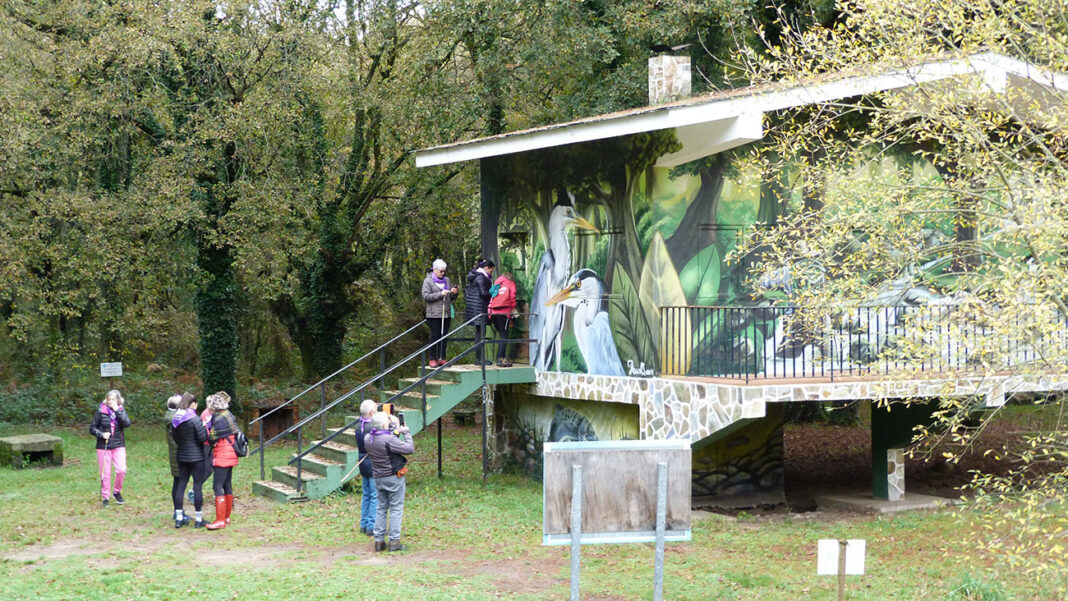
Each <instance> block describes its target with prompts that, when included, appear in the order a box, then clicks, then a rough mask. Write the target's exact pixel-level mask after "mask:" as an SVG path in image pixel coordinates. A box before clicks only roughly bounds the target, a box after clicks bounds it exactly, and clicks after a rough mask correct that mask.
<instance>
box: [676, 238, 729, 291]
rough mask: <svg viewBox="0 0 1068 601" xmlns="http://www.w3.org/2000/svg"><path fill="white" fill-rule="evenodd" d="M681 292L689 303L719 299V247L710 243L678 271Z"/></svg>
mask: <svg viewBox="0 0 1068 601" xmlns="http://www.w3.org/2000/svg"><path fill="white" fill-rule="evenodd" d="M679 281H680V282H681V283H682V292H683V294H685V295H686V301H687V302H688V304H691V305H707V304H712V303H715V302H717V301H718V300H719V282H720V257H719V249H718V248H716V245H715V244H710V245H708V246H707V247H705V249H704V250H702V251H701V252H699V253H697V256H695V257H694V258H692V259H690V262H689V263H687V264H686V267H683V268H682V272H681V273H679Z"/></svg>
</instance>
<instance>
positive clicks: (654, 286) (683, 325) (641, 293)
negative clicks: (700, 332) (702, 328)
mask: <svg viewBox="0 0 1068 601" xmlns="http://www.w3.org/2000/svg"><path fill="white" fill-rule="evenodd" d="M638 298H639V299H640V300H641V303H642V311H643V312H644V313H645V321H646V323H647V324H649V331H650V333H655V334H654V335H653V340H654V341H655V342H654V344H655V345H656V347H657V349H658V350H659V351H660V353H659V354H660V359H661V365H660V373H665V374H666V373H672V374H685V373H686V372H687V371H689V368H690V351H691V347H690V339H691V337H692V334H693V333H692V331H691V329H690V317H689V315H688V314H686V313H683V314H681V315H679V316H678V319H676V320H675V321H674V324H673V325H674V327H676V328H677V329H678V330H677V331H672V332H660V308H661V307H679V306H684V305H686V294H685V293H684V292H683V291H682V282H680V281H679V274H678V272H677V271H675V265H674V264H673V263H672V262H671V255H670V254H668V250H667V245H666V244H664V236H663V235H661V234H660V232H657V233H656V234H655V235H654V236H653V240H652V242H651V243H650V244H649V252H648V253H646V255H645V265H643V266H642V277H641V282H640V284H639V287H638ZM665 335H666V336H665ZM661 337H665V338H666V339H669V340H672V341H673V343H672V348H670V349H664V348H662V347H661V345H660V338H661ZM669 368H670V369H669Z"/></svg>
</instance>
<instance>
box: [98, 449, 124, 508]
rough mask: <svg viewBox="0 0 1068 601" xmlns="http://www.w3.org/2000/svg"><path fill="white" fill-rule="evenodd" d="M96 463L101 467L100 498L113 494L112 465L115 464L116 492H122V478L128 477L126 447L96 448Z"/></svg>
mask: <svg viewBox="0 0 1068 601" xmlns="http://www.w3.org/2000/svg"><path fill="white" fill-rule="evenodd" d="M96 465H97V467H99V468H100V498H102V499H107V498H109V497H110V496H111V466H112V465H114V466H115V492H122V480H123V478H125V477H126V447H119V448H117V449H111V450H110V451H105V450H104V449H97V450H96Z"/></svg>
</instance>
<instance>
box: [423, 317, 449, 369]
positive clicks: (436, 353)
mask: <svg viewBox="0 0 1068 601" xmlns="http://www.w3.org/2000/svg"><path fill="white" fill-rule="evenodd" d="M450 323H452V318H451V317H446V318H445V319H442V318H440V317H427V318H426V325H427V327H428V328H430V344H431V345H432V346H431V347H430V350H429V351H427V359H429V360H438V361H444V360H445V346H446V345H448V343H449V340H448V339H447V338H442V336H444V335H445V334H448V333H449V324H450ZM439 340H440V341H441V342H440V343H438V344H434V342H435V341H439Z"/></svg>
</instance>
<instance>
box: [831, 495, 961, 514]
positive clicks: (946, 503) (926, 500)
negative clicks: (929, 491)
mask: <svg viewBox="0 0 1068 601" xmlns="http://www.w3.org/2000/svg"><path fill="white" fill-rule="evenodd" d="M816 504H817V505H819V507H820V509H841V510H845V511H856V512H861V513H896V512H898V511H912V510H915V509H937V508H939V507H951V506H953V505H958V504H960V500H959V499H947V498H944V497H934V496H931V495H921V494H917V493H911V492H906V493H905V494H904V496H903V497H902V498H901V499H899V500H897V501H886V500H883V499H875V498H872V496H871V493H856V494H841V495H826V496H820V497H816Z"/></svg>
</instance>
